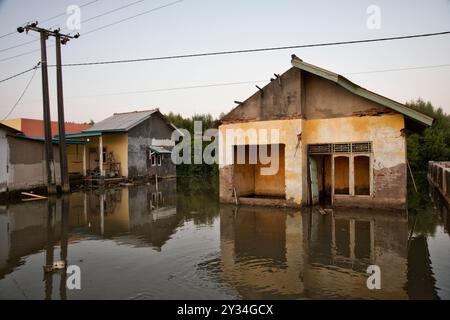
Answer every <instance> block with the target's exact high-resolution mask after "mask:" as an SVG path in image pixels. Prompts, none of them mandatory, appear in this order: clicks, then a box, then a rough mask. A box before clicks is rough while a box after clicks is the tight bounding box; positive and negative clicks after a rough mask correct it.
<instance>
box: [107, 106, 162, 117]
mask: <svg viewBox="0 0 450 320" xmlns="http://www.w3.org/2000/svg"><path fill="white" fill-rule="evenodd" d="M150 111H159V108H153V109H147V110H135V111H128V112H114V113H113V116H117V115H121V114H130V113H140V112H150Z"/></svg>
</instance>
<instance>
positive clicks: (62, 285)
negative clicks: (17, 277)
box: [59, 195, 70, 300]
mask: <svg viewBox="0 0 450 320" xmlns="http://www.w3.org/2000/svg"><path fill="white" fill-rule="evenodd" d="M69 201H70V199H69V196H68V195H67V196H63V197H62V198H61V252H60V257H61V260H62V261H64V270H63V271H62V272H61V280H60V282H59V295H60V298H61V300H67V290H66V281H67V272H66V270H67V251H68V245H69V209H70V202H69Z"/></svg>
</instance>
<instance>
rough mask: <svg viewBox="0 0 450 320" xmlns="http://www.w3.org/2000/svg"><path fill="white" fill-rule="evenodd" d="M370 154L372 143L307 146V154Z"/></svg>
mask: <svg viewBox="0 0 450 320" xmlns="http://www.w3.org/2000/svg"><path fill="white" fill-rule="evenodd" d="M370 152H372V142H347V143H321V144H310V145H308V153H309V154H332V153H370Z"/></svg>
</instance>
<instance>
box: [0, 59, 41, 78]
mask: <svg viewBox="0 0 450 320" xmlns="http://www.w3.org/2000/svg"><path fill="white" fill-rule="evenodd" d="M40 64H41V63H40V62H38V64H37V65H36V66H34V67H33V68H30V69H27V70H25V71H22V72H19V73H16V74H15V75H12V76H10V77H8V78H5V79H3V80H0V83H2V82H6V81H8V80H11V79H14V78H16V77H18V76H21V75H22V74H25V73H28V72H30V71H33V70H34V69H36V68H38V67H39V65H40Z"/></svg>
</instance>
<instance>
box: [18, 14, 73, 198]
mask: <svg viewBox="0 0 450 320" xmlns="http://www.w3.org/2000/svg"><path fill="white" fill-rule="evenodd" d="M37 25H38V23H37V22H33V23H30V24H27V25H26V26H25V27H19V28H17V31H18V32H19V33H22V32H24V31H26V32H27V33H28V31H30V30H31V31H36V32H39V33H40V36H41V71H42V100H43V109H44V132H45V160H46V169H47V189H48V193H49V194H54V193H56V179H55V165H54V162H53V145H52V129H51V119H50V98H49V91H48V71H47V47H46V40H47V38H48V37H49V36H53V37H55V38H56V59H57V82H58V85H57V89H58V127H59V140H60V145H59V152H60V159H59V161H60V169H61V187H62V191H63V192H69V191H70V190H69V189H70V188H69V174H68V169H67V149H66V141H65V124H64V102H63V92H62V70H61V44H66V43H67V42H68V41H69V40H70V39H73V38H78V37H79V35H78V34H77V35H75V36H70V35H66V34H61V33H60V32H59V29H58V30H54V31H51V30H48V29H44V28H40V27H38V26H37Z"/></svg>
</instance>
